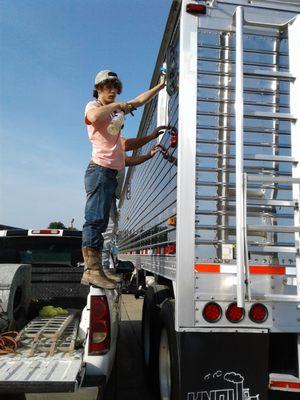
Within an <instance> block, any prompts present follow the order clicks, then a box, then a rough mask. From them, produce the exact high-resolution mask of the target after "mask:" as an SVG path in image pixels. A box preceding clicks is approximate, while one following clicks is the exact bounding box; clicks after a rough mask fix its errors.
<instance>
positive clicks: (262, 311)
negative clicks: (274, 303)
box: [249, 303, 269, 324]
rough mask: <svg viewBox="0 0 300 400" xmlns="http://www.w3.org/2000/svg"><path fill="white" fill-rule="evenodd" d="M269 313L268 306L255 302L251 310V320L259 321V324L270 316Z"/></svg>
mask: <svg viewBox="0 0 300 400" xmlns="http://www.w3.org/2000/svg"><path fill="white" fill-rule="evenodd" d="M268 315H269V313H268V309H267V307H266V306H264V305H263V304H261V303H256V304H253V306H252V307H251V309H250V311H249V318H250V319H251V321H253V322H257V323H258V324H261V323H263V322H265V320H266V319H267V318H268Z"/></svg>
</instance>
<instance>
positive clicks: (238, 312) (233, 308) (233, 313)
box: [226, 303, 245, 323]
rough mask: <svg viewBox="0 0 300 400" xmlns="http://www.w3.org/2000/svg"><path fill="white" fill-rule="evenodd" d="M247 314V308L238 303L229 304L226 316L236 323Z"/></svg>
mask: <svg viewBox="0 0 300 400" xmlns="http://www.w3.org/2000/svg"><path fill="white" fill-rule="evenodd" d="M244 316H245V310H244V309H243V308H241V307H238V306H237V304H236V303H231V304H229V306H228V308H227V310H226V318H227V319H228V321H230V322H233V323H236V322H240V321H241V320H242V319H243V318H244Z"/></svg>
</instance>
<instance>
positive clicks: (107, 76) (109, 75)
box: [95, 69, 120, 85]
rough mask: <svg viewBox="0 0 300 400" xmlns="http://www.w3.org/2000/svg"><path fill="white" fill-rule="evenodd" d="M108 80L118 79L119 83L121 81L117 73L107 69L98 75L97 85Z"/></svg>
mask: <svg viewBox="0 0 300 400" xmlns="http://www.w3.org/2000/svg"><path fill="white" fill-rule="evenodd" d="M107 79H117V80H118V81H120V79H119V78H118V75H117V74H116V73H115V72H113V71H110V70H108V69H105V70H103V71H100V72H98V74H97V75H96V78H95V85H98V84H99V83H101V82H103V81H106V80H107Z"/></svg>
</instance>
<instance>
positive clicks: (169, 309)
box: [159, 300, 180, 400]
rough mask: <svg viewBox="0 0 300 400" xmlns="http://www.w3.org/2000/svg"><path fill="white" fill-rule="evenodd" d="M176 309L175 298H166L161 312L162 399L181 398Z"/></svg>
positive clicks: (172, 399)
mask: <svg viewBox="0 0 300 400" xmlns="http://www.w3.org/2000/svg"><path fill="white" fill-rule="evenodd" d="M174 310H175V306H174V300H166V301H165V302H164V303H163V306H162V309H161V312H160V319H161V335H160V345H159V388H160V398H161V399H162V400H179V399H180V368H179V354H178V343H177V333H176V331H175V319H174Z"/></svg>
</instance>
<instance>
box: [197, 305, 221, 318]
mask: <svg viewBox="0 0 300 400" xmlns="http://www.w3.org/2000/svg"><path fill="white" fill-rule="evenodd" d="M202 315H203V318H204V319H205V320H206V321H207V322H217V321H219V319H220V318H221V317H222V308H221V307H220V306H219V304H217V303H214V302H210V303H207V304H206V306H205V307H204V309H203V312H202Z"/></svg>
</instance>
